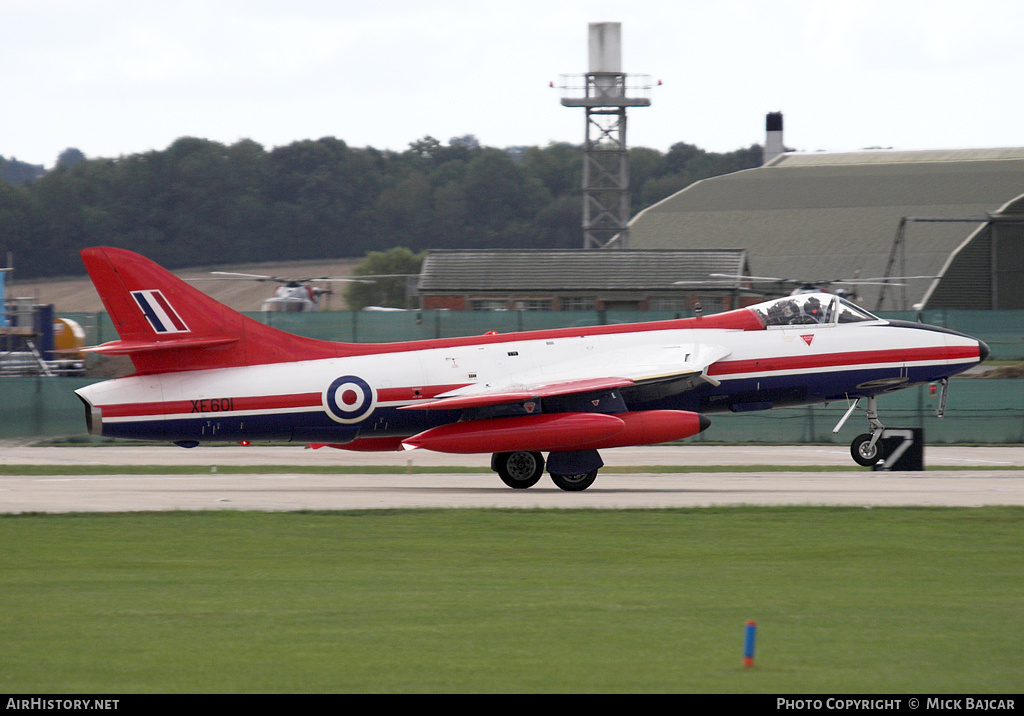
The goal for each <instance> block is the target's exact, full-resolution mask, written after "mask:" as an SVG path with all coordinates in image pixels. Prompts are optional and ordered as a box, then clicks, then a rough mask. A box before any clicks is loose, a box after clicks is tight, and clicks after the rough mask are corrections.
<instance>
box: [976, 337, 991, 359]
mask: <svg viewBox="0 0 1024 716" xmlns="http://www.w3.org/2000/svg"><path fill="white" fill-rule="evenodd" d="M988 353H989V351H988V344H987V343H985V341H978V362H979V363H984V362H985V359H986V358H988Z"/></svg>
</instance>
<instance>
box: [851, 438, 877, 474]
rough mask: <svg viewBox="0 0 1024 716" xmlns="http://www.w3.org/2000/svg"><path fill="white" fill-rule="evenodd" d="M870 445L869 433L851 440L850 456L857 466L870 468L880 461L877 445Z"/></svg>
mask: <svg viewBox="0 0 1024 716" xmlns="http://www.w3.org/2000/svg"><path fill="white" fill-rule="evenodd" d="M870 443H871V433H864V434H863V435H858V436H857V437H855V438H854V439H853V442H852V443H850V455H852V456H853V461H854V462H855V463H857V464H858V465H863V466H864V467H871V466H872V465H875V464H876V463H877V462H878V461H879V460H881V459H882V451H881V450H880V449H879V448H880V445H879V443H878V442H876V443H875V444H874V445H871V444H870Z"/></svg>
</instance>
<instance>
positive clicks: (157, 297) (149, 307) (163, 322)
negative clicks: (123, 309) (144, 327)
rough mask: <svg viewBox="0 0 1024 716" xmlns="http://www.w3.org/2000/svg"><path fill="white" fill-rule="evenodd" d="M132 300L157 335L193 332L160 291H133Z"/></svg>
mask: <svg viewBox="0 0 1024 716" xmlns="http://www.w3.org/2000/svg"><path fill="white" fill-rule="evenodd" d="M132 298H134V299H135V303H137V304H138V305H139V308H140V309H141V310H142V313H143V315H145V316H146V320H148V321H149V325H151V326H152V327H153V330H154V331H156V332H157V333H190V332H191V331H190V330H189V328H188V326H187V325H185V321H183V320H181V316H179V315H178V312H177V311H175V310H174V308H173V307H172V306H171V304H170V303H169V302H168V301H167V299H166V298H164V295H163V294H162V293H161V292H160V291H132Z"/></svg>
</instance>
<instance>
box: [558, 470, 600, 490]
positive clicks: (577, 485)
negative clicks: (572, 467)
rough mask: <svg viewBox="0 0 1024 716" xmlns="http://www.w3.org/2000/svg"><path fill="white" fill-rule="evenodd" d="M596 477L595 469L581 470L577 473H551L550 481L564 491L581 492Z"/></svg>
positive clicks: (591, 483) (592, 482)
mask: <svg viewBox="0 0 1024 716" xmlns="http://www.w3.org/2000/svg"><path fill="white" fill-rule="evenodd" d="M596 479H597V470H594V471H593V472H583V473H580V474H578V475H557V474H555V473H551V481H552V482H553V483H555V484H556V485H557V486H558V487H559V488H560V489H562V490H565V491H566V492H581V491H583V490H586V489H587V488H588V487H590V486H591V485H593V484H594V480H596Z"/></svg>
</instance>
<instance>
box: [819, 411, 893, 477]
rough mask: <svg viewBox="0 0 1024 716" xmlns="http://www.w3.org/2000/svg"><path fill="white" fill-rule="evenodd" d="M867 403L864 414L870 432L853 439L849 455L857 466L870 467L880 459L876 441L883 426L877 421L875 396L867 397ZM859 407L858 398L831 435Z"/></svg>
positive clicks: (880, 453) (880, 452)
mask: <svg viewBox="0 0 1024 716" xmlns="http://www.w3.org/2000/svg"><path fill="white" fill-rule="evenodd" d="M867 401H868V406H867V408H864V412H865V413H866V414H867V418H868V425H869V426H870V428H871V432H869V433H864V434H863V435H858V436H857V437H855V438H854V439H853V442H852V443H850V455H851V456H853V461H854V462H856V463H857V464H858V465H863V466H864V467H871V466H872V465H875V464H876V463H877V462H878V461H879V460H881V459H882V451H881V450H880V449H879V445H878V440H879V439H880V438H881V437H882V431H883V430H885V426H884V425H882V423H881V422H879V420H878V401H877V399H876V398H875V396H873V395H872V396H869V397H868V399H867ZM859 405H860V398H858V399H857V401H856V402H854V404H853V405H851V406H850V409H849V410H847V411H846V414H845V415H843V418H842V420H840V421H839V424H838V425H836V426H835V428H833V430H832V432H833V434H834V433H838V432H839V430H840V428H842V427H843V424H844V423H846V419H847V418H849V417H850V414H851V413H853V411H854V409H855V408H857V407H858V406H859Z"/></svg>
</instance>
